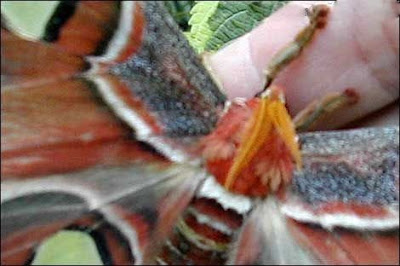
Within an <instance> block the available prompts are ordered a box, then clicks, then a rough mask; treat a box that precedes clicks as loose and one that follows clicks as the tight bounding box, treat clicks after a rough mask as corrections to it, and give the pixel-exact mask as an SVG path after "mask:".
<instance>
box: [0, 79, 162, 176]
mask: <svg viewBox="0 0 400 266" xmlns="http://www.w3.org/2000/svg"><path fill="white" fill-rule="evenodd" d="M1 96H2V97H1V112H2V119H3V120H2V123H1V144H2V145H1V158H2V167H1V176H2V179H4V178H7V177H8V176H31V175H38V174H45V173H46V174H50V173H55V172H60V171H71V170H77V169H82V168H86V167H90V166H94V165H102V164H104V165H115V164H124V163H129V162H132V161H135V160H140V159H142V160H158V161H162V160H163V159H162V158H161V157H160V156H159V155H155V154H154V153H153V152H149V151H147V150H146V149H143V147H142V146H141V145H139V144H137V142H136V141H134V140H133V139H132V138H131V131H130V130H129V129H127V128H124V127H122V126H121V125H120V123H119V121H118V120H117V119H116V118H115V117H114V116H113V115H112V114H111V113H109V111H108V110H107V109H106V108H105V107H104V106H102V105H101V104H99V103H98V102H97V100H96V99H95V98H94V97H93V95H92V94H91V92H90V90H89V89H88V88H87V87H86V85H85V83H83V82H80V81H77V80H71V81H64V82H58V83H51V84H49V85H45V86H38V87H32V88H21V89H18V90H7V91H2V95H1Z"/></svg>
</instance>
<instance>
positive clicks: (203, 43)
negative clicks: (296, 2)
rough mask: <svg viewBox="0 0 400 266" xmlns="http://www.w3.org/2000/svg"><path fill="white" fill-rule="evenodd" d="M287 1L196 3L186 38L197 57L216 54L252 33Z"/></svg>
mask: <svg viewBox="0 0 400 266" xmlns="http://www.w3.org/2000/svg"><path fill="white" fill-rule="evenodd" d="M287 2H288V1H250V2H246V1H232V2H231V1H213V2H203V1H197V2H196V4H195V5H194V7H193V8H192V11H191V12H190V13H191V14H192V17H191V19H190V20H189V25H191V26H192V28H191V30H190V33H189V34H187V36H188V39H189V43H190V44H191V45H192V46H193V47H194V48H195V49H196V51H197V52H198V53H201V52H203V51H216V50H218V49H220V48H221V47H222V46H223V45H225V44H227V43H228V42H230V41H232V40H234V39H236V38H238V37H240V36H242V35H243V34H245V33H247V32H249V31H250V30H252V29H253V28H254V27H255V26H257V25H258V24H259V23H260V21H262V20H263V19H264V18H266V17H268V16H269V15H271V14H272V13H273V12H275V11H276V10H278V9H279V8H280V7H282V6H283V5H285V4H286V3H287Z"/></svg>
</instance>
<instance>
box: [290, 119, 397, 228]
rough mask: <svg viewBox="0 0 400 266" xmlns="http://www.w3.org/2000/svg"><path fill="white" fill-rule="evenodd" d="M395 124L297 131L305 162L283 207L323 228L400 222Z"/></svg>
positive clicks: (374, 225) (293, 215)
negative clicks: (377, 126)
mask: <svg viewBox="0 0 400 266" xmlns="http://www.w3.org/2000/svg"><path fill="white" fill-rule="evenodd" d="M398 137H399V128H398V127H389V128H366V129H356V130H344V131H332V132H316V133H305V134H302V135H300V142H301V144H302V152H303V158H304V163H303V164H304V167H303V169H302V170H301V171H298V172H296V173H295V175H294V177H293V182H292V185H291V186H290V187H289V188H288V189H287V191H286V193H284V195H283V197H282V200H283V206H282V211H283V212H284V213H285V214H286V215H288V216H289V217H291V218H293V219H296V220H298V221H303V222H311V223H316V224H319V225H321V226H323V227H325V228H328V229H331V228H334V227H344V228H349V229H354V230H390V229H396V228H398V227H399V171H398V169H399V138H398Z"/></svg>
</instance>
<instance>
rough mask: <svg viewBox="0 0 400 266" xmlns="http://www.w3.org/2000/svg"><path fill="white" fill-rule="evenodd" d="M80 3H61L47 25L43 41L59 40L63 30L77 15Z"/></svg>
mask: <svg viewBox="0 0 400 266" xmlns="http://www.w3.org/2000/svg"><path fill="white" fill-rule="evenodd" d="M78 3H79V1H61V2H60V4H59V5H58V6H57V8H56V10H55V12H54V14H53V15H52V16H51V18H50V19H49V22H48V23H47V25H46V29H45V31H44V34H43V37H42V40H43V41H46V42H54V41H57V40H58V37H59V34H60V30H61V28H62V27H63V25H64V24H65V23H66V22H67V21H68V20H69V19H70V18H71V17H72V15H73V14H74V13H75V9H76V5H77V4H78Z"/></svg>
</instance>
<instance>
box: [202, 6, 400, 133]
mask: <svg viewBox="0 0 400 266" xmlns="http://www.w3.org/2000/svg"><path fill="white" fill-rule="evenodd" d="M316 3H317V4H318V3H319V4H320V3H321V2H316ZM309 5H310V2H300V1H299V2H296V1H294V2H291V3H290V4H288V5H287V6H285V7H283V8H282V9H280V10H278V11H277V12H276V13H274V14H273V15H272V16H270V17H269V18H268V19H266V20H265V21H264V22H263V23H261V24H260V25H259V26H258V27H257V28H255V29H254V30H253V31H251V32H250V33H248V34H246V35H244V36H242V37H240V38H238V39H237V40H235V41H234V42H233V43H231V44H229V45H228V46H226V47H224V48H223V49H221V50H220V51H218V52H217V53H215V54H213V55H211V56H209V57H207V58H206V59H207V60H206V61H207V62H208V64H209V67H210V68H211V70H212V71H213V73H214V74H215V76H216V77H217V79H218V80H219V82H220V84H221V85H222V87H223V89H224V90H225V92H226V94H227V95H228V97H229V98H234V97H247V98H249V97H253V96H254V95H255V94H256V93H257V92H259V91H261V90H262V88H263V83H264V74H263V70H264V69H265V68H266V66H267V65H268V62H269V60H270V59H271V58H272V56H273V55H274V54H275V53H276V52H277V51H278V50H279V49H281V48H282V47H283V46H285V45H286V44H287V43H289V42H290V41H292V40H293V38H294V36H295V35H296V34H297V33H298V32H299V31H300V30H301V29H302V28H303V27H304V26H306V25H307V23H308V18H307V17H306V16H305V7H306V6H309ZM399 13H400V4H398V3H396V2H395V1H394V0H380V1H362V0H351V1H350V0H339V1H337V3H336V4H335V6H334V7H332V10H331V13H330V14H329V17H328V22H327V25H326V27H325V28H323V29H322V30H321V31H319V32H317V34H316V35H315V36H314V38H313V40H312V41H311V43H310V44H309V46H307V47H306V48H305V49H304V51H303V54H302V55H301V56H300V57H299V58H298V59H296V60H295V61H294V62H292V63H291V64H290V65H289V66H288V67H287V68H286V69H285V70H284V71H283V72H282V73H280V74H279V75H278V77H277V79H276V80H275V81H274V83H275V84H276V85H279V86H281V87H283V88H284V90H285V94H286V101H287V106H288V108H289V111H290V113H291V114H292V115H295V114H297V113H298V112H299V111H301V110H302V109H303V108H304V107H306V105H307V104H308V103H310V102H311V101H313V100H315V99H319V98H321V97H323V96H324V95H326V94H327V93H330V92H342V91H343V90H345V89H347V88H352V89H353V90H354V91H355V92H356V93H357V94H358V96H359V100H358V102H357V103H356V104H354V105H352V106H350V107H346V108H343V109H342V110H339V111H337V112H335V113H334V114H332V115H331V116H329V117H328V118H327V119H326V120H325V121H324V123H323V124H321V125H320V127H319V129H331V128H338V127H342V126H344V125H346V124H348V123H349V122H351V121H355V120H357V119H360V118H364V119H363V120H362V122H358V123H356V124H353V125H352V126H357V127H360V126H372V125H386V124H398V116H399V108H398V106H397V105H398V98H399V74H398V73H399V17H398V15H399ZM383 107H385V108H384V109H382V108H383ZM377 110H379V111H378V112H375V111H377ZM373 112H375V114H373V115H372V116H371V115H370V114H371V113H373Z"/></svg>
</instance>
